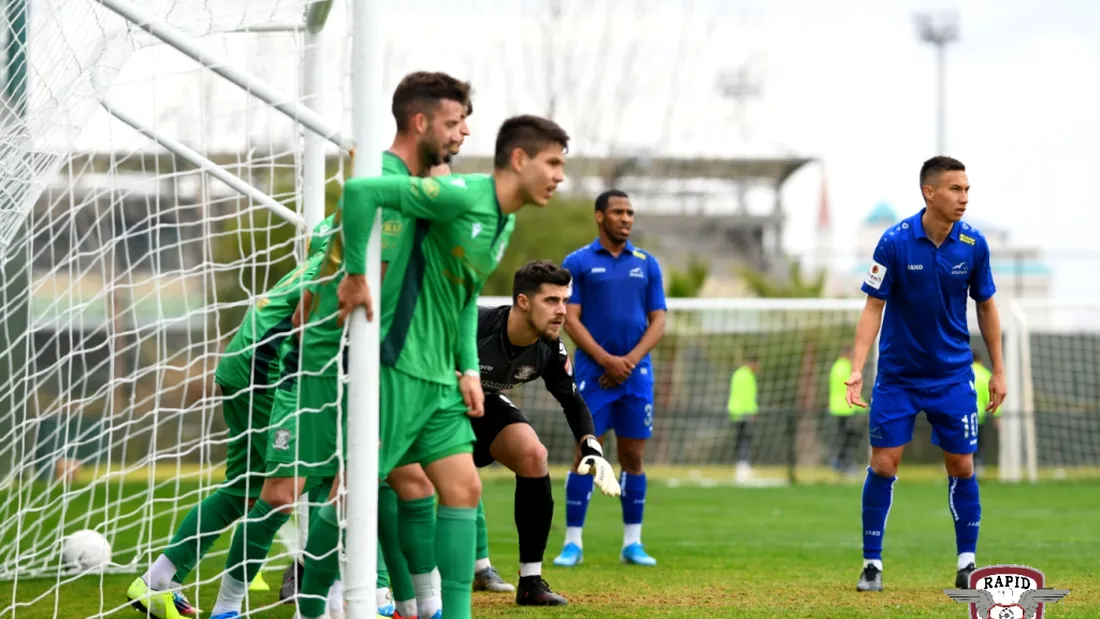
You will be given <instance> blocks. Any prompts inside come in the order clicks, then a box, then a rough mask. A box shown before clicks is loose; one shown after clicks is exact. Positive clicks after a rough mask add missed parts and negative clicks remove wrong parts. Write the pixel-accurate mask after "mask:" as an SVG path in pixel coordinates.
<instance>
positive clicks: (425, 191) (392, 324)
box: [342, 174, 515, 385]
mask: <svg viewBox="0 0 1100 619" xmlns="http://www.w3.org/2000/svg"><path fill="white" fill-rule="evenodd" d="M379 208H389V209H392V210H395V211H398V212H400V213H401V214H402V215H404V217H405V218H406V221H410V220H414V221H415V230H412V231H410V234H411V238H410V240H409V242H407V243H402V244H401V245H400V246H399V247H398V249H397V252H396V254H395V255H394V256H393V257H392V259H391V260H390V264H389V267H388V268H387V271H386V278H385V281H384V282H382V311H381V315H382V324H381V331H382V344H381V361H382V363H383V364H385V365H387V366H390V367H393V368H395V369H397V370H400V371H401V372H404V373H406V374H410V375H412V376H416V377H418V378H420V379H422V380H427V381H431V382H434V383H441V384H445V385H454V384H456V383H457V379H456V377H455V368H456V367H457V368H458V369H459V370H461V371H469V370H475V371H476V370H477V369H478V356H477V297H478V294H479V293H480V292H481V288H482V287H483V286H484V285H485V280H487V279H488V278H489V275H491V274H492V272H493V271H495V270H496V268H497V265H498V264H499V263H500V259H501V257H502V256H503V255H504V250H505V249H506V248H507V247H508V240H509V238H511V236H512V230H513V228H514V227H515V216H514V215H505V214H504V213H502V212H501V210H500V205H499V204H498V203H497V196H496V183H495V182H494V180H493V177H492V176H489V175H485V174H457V175H451V176H440V177H433V178H424V179H421V178H407V179H398V178H394V177H381V178H356V179H351V180H349V181H348V182H347V184H346V185H344V199H343V204H342V209H343V218H344V221H343V234H344V237H343V238H344V252H345V253H344V268H345V270H346V271H347V272H348V273H351V274H356V275H358V274H362V273H363V272H364V271H365V268H366V249H367V239H368V237H369V236H370V232H371V227H372V225H373V223H374V219H375V214H376V213H377V212H378V209H379Z"/></svg>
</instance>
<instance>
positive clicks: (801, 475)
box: [483, 298, 1016, 486]
mask: <svg viewBox="0 0 1100 619" xmlns="http://www.w3.org/2000/svg"><path fill="white" fill-rule="evenodd" d="M490 302H494V303H500V304H504V303H508V302H509V299H507V298H498V299H492V300H488V299H486V300H483V303H485V304H488V303H490ZM863 305H864V302H863V300H861V299H836V300H826V299H669V300H668V307H669V311H668V323H667V327H666V332H665V336H664V338H663V339H662V340H661V343H660V344H659V345H658V346H657V348H656V349H655V350H654V352H653V353H652V357H653V366H654V370H653V371H654V376H655V387H654V397H655V402H654V406H653V437H652V438H651V439H650V440H649V443H648V445H647V447H646V455H645V458H646V467H647V470H649V471H650V472H651V473H653V474H654V475H656V476H659V477H661V478H663V479H664V480H666V481H668V482H670V483H681V484H701V485H728V484H736V485H744V486H760V485H777V484H787V483H815V482H830V483H831V482H838V481H844V480H860V479H862V478H863V477H864V475H865V467H866V465H867V460H868V456H869V448H868V428H867V409H862V408H856V409H854V410H853V411H851V414H850V415H846V414H843V413H845V412H847V411H844V410H843V408H842V407H838V406H836V405H837V404H839V402H836V401H833V402H831V401H830V399H831V397H832V398H836V397H838V394H839V393H841V391H840V390H841V389H842V386H841V385H840V383H841V382H842V381H843V380H846V379H847V377H848V374H847V372H848V370H847V367H845V366H843V361H841V365H839V366H838V365H837V363H838V361H840V360H842V358H843V357H844V355H845V354H846V351H847V350H848V349H849V347H850V346H851V345H852V343H853V341H854V338H855V327H856V324H857V322H858V320H859V316H860V312H861V311H862V309H863ZM970 324H971V329H972V333H971V341H972V346H973V348H974V350H975V351H976V353H977V354H978V355H979V356H984V351H985V345H984V344H983V343H982V339H981V335H980V333H978V332H977V326H976V324H977V323H976V319H975V318H974V317H973V308H971V318H970ZM876 349H877V346H873V347H872V351H871V353H870V355H869V358H868V361H867V366H866V367H865V368H864V388H863V399H864V401H867V402H869V401H870V398H871V388H872V385H873V384H874V380H875V375H876V363H877V350H876ZM1010 365H1011V364H1010ZM743 368H744V369H743ZM834 370H835V371H836V373H834ZM738 372H740V374H741V376H742V380H738V378H737V377H736V374H737V373H738ZM746 375H748V376H751V379H749V380H745V379H744V377H745V376H746ZM753 387H755V394H753V393H752V391H751V390H752V388H753ZM517 391H518V393H516V394H514V397H512V400H513V401H514V402H516V404H517V405H519V406H520V407H521V408H522V409H523V410H524V411H525V412H526V413H527V414H528V416H529V417H531V419H532V422H533V424H534V426H535V428H536V429H537V431H538V433H539V436H540V437H541V438H542V439H543V441H544V442H545V443H546V444H547V447H548V450H549V452H550V456H551V459H552V460H553V461H555V462H556V463H558V464H559V465H563V464H568V463H570V462H571V461H572V458H573V444H572V443H573V439H572V436H571V435H570V434H569V431H568V428H567V426H566V424H565V423H564V421H563V419H562V418H561V412H560V407H559V406H558V405H557V403H556V402H555V401H554V400H553V399H552V398H551V397H550V396H549V394H548V393H547V392H546V390H545V389H544V388H543V387H542V386H541V384H538V383H533V384H528V385H525V386H523V387H521V388H519V389H518V390H517ZM753 396H755V397H753ZM976 405H977V402H975V406H976ZM753 407H755V409H756V412H755V414H749V411H750V409H751V408H753ZM1003 415H1005V416H1009V417H1013V416H1014V415H1016V413H1013V412H1009V411H1007V410H1006V412H1004V413H1003ZM983 421H985V422H986V423H984V424H983V426H982V433H980V434H979V437H980V441H981V454H980V457H979V458H980V461H981V462H982V463H983V465H984V467H986V468H989V469H991V470H992V469H994V468H995V467H997V466H998V463H999V460H1000V450H1001V446H1000V443H999V441H998V436H999V431H998V429H997V427H996V424H994V423H993V422H992V421H993V420H992V418H990V419H989V420H983ZM983 434H984V435H985V436H983ZM930 438H931V426H930V425H929V424H928V422H927V420H926V419H925V418H924V416H923V415H921V416H918V418H917V423H916V427H915V429H914V438H913V442H912V443H911V444H910V445H909V447H907V449H906V454H905V462H906V470H907V476H908V477H910V478H912V477H914V476H916V475H923V476H927V477H929V478H937V479H938V478H941V477H942V476H943V464H942V462H943V460H942V455H941V453H942V452H940V451H939V449H938V448H936V447H935V446H933V445H931V443H930ZM612 444H613V441H612ZM605 451H606V452H607V453H608V454H609V458H611V459H612V460H614V457H615V456H614V453H615V452H614V447H613V446H612V447H611V448H610V451H608V450H605ZM918 471H919V473H918Z"/></svg>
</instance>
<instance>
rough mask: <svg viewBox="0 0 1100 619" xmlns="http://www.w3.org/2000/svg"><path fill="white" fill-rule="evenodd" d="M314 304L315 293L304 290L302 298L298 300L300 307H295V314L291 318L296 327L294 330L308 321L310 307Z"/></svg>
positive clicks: (291, 322)
mask: <svg viewBox="0 0 1100 619" xmlns="http://www.w3.org/2000/svg"><path fill="white" fill-rule="evenodd" d="M312 305H313V293H312V292H310V291H308V290H303V291H302V298H301V300H299V301H298V307H296V308H294V315H293V316H292V317H291V319H290V324H291V325H292V326H293V327H294V330H295V331H297V330H298V329H301V328H302V325H304V324H305V323H306V316H309V308H310V306H312Z"/></svg>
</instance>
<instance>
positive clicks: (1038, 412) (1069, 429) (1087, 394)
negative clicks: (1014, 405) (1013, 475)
mask: <svg viewBox="0 0 1100 619" xmlns="http://www.w3.org/2000/svg"><path fill="white" fill-rule="evenodd" d="M1008 319H1009V321H1011V322H1015V323H1017V324H1019V325H1020V327H1021V329H1020V333H1021V340H1020V343H1019V349H1020V358H1021V364H1020V365H1021V368H1020V369H1021V373H1020V376H1019V380H1020V386H1021V391H1022V393H1021V408H1022V428H1021V438H1022V440H1021V441H1020V446H1019V450H1020V453H1021V454H1023V456H1024V458H1025V460H1024V466H1025V467H1026V471H1027V476H1028V478H1029V479H1031V480H1032V481H1034V480H1036V479H1063V478H1067V479H1085V478H1091V479H1095V478H1097V477H1098V476H1100V449H1098V448H1097V445H1100V381H1098V380H1097V372H1096V368H1097V367H1098V364H1100V303H1096V302H1085V303H1058V304H1055V303H1052V302H1050V301H1049V300H1035V301H1019V302H1015V303H1012V304H1011V305H1010V306H1009V318H1008Z"/></svg>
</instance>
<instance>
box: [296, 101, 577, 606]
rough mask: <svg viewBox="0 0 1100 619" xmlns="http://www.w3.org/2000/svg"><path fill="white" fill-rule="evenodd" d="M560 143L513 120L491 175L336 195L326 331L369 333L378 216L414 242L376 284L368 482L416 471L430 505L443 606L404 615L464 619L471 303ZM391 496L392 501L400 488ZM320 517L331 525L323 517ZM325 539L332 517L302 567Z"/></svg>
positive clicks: (540, 121)
mask: <svg viewBox="0 0 1100 619" xmlns="http://www.w3.org/2000/svg"><path fill="white" fill-rule="evenodd" d="M568 141H569V136H568V135H567V134H566V133H565V131H563V130H562V129H561V127H559V126H558V125H557V124H556V123H554V122H553V121H550V120H547V119H544V118H539V117H535V116H519V117H515V118H511V119H509V120H507V121H505V122H504V124H503V125H502V126H501V128H500V131H499V132H498V134H497V140H496V150H495V157H494V171H493V174H492V175H454V176H445V177H440V178H427V179H418V178H410V179H397V178H393V177H379V178H355V179H351V180H349V181H348V182H347V184H346V185H345V186H344V197H343V203H342V209H341V211H340V213H339V214H338V216H342V217H343V224H342V226H343V228H342V230H343V235H342V240H341V237H337V239H336V240H335V241H334V242H333V245H332V246H331V247H330V250H329V253H330V257H335V256H337V255H340V256H342V257H343V269H344V271H345V272H346V273H347V276H346V277H344V279H343V281H342V282H341V283H340V286H339V288H338V298H339V314H340V319H341V321H340V322H342V321H343V319H344V318H345V317H346V316H347V314H348V313H349V312H350V311H351V310H352V309H353V308H354V307H357V306H364V307H366V310H367V315H368V319H373V308H372V306H371V298H370V290H369V289H368V288H367V285H366V280H365V276H364V275H363V273H364V271H365V267H366V264H365V263H366V241H367V238H368V237H369V235H370V229H371V227H372V225H373V222H374V217H375V215H376V214H377V212H378V209H379V208H389V209H393V210H396V211H399V212H401V213H403V214H404V215H405V216H406V217H411V218H415V219H416V220H418V223H417V231H418V234H417V236H416V238H415V239H414V242H413V243H409V244H403V245H402V246H401V247H400V249H399V252H398V255H397V256H396V257H394V259H392V260H391V261H390V263H389V266H388V267H387V273H386V277H385V279H384V280H383V283H382V289H383V303H382V311H381V315H382V325H381V332H382V342H381V361H382V367H381V370H380V374H379V388H380V391H381V402H380V404H381V408H380V414H379V432H380V437H381V448H380V454H379V473H380V476H381V477H383V478H384V477H386V476H387V475H388V474H389V473H390V471H392V470H394V469H395V468H397V467H398V466H402V465H408V464H413V463H418V464H421V465H422V466H423V467H424V470H425V472H426V473H427V474H428V477H429V478H430V479H431V481H432V484H433V485H434V487H435V489H436V490H437V491H438V493H439V503H440V507H439V510H438V522H437V530H436V534H435V536H434V539H435V551H436V560H437V562H438V565H439V572H440V578H441V585H442V594H443V595H442V598H443V599H442V602H443V603H442V608H439V609H425V608H418V611H419V615H418V616H419V617H420V619H439V618H440V617H442V616H443V608H445V609H446V616H447V618H448V619H467V618H469V617H470V598H471V585H472V583H473V571H474V554H475V545H476V540H475V538H476V525H475V518H476V512H477V504H478V501H479V500H480V498H481V481H480V479H479V477H478V473H477V468H476V467H475V466H474V461H473V443H474V434H473V429H472V428H471V426H470V421H469V417H477V416H480V415H481V414H483V412H484V411H483V406H484V395H483V394H482V392H481V383H480V377H479V364H478V354H477V297H478V293H479V292H480V290H481V287H482V286H483V285H484V283H485V280H486V279H487V278H488V277H489V275H490V274H491V273H492V272H493V270H495V269H496V266H497V264H498V263H499V262H500V258H501V257H502V256H503V254H504V251H505V249H506V248H507V244H508V239H509V238H510V236H511V233H512V229H513V227H514V225H515V216H514V213H515V212H516V211H518V210H519V209H520V208H522V207H523V206H524V205H526V204H537V205H540V206H542V205H545V204H546V203H547V202H549V200H550V198H551V197H552V196H553V193H554V190H555V189H556V188H557V186H558V184H559V183H560V182H561V181H562V180H563V179H564V174H563V172H564V165H565V149H566V147H567V146H568ZM420 222H423V223H420ZM340 252H342V253H340ZM331 262H332V260H331V258H330V263H331ZM328 306H335V303H334V301H333V300H325V299H322V302H321V307H322V308H326V309H327V307H328ZM320 314H321V315H324V309H322V310H321V311H320ZM456 365H457V368H458V372H457V374H459V375H460V378H459V377H456V371H455V370H456ZM391 483H393V484H394V485H395V488H394V489H395V490H396V491H397V493H398V494H399V495H401V494H402V493H403V489H402V488H401V487H400V483H399V482H397V480H391ZM326 509H331V510H332V511H333V512H335V507H334V506H331V505H328V506H326ZM325 529H328V530H325ZM338 536H339V529H338V526H337V524H336V519H335V517H332V518H318V519H317V520H316V521H315V522H312V523H311V527H310V534H309V542H310V543H309V545H308V546H307V549H306V552H307V557H308V556H326V555H327V556H329V557H332V556H333V555H335V553H333V552H331V550H332V549H333V548H335V545H336V542H337V540H338ZM322 540H325V541H327V542H328V543H329V545H328V546H325V545H324V544H323V543H322ZM330 562H331V564H335V563H336V561H335V558H332V559H331V560H330ZM322 563H324V561H318V562H315V563H312V564H311V563H310V562H307V564H306V573H305V578H304V581H303V593H304V592H305V589H306V587H307V585H308V586H309V587H310V589H311V593H313V594H314V595H317V598H318V599H319V600H323V599H324V598H323V596H324V593H322V589H320V588H319V589H318V590H313V586H314V585H319V586H320V587H323V589H327V586H328V583H331V582H332V578H334V575H335V571H336V570H335V567H334V566H331V565H330V566H322V565H321V564H322ZM314 569H316V572H314ZM326 578H327V582H326ZM318 594H319V595H318ZM307 602H311V600H310V599H306V598H303V599H302V600H301V602H300V604H299V612H300V614H301V616H302V617H307V618H312V617H320V616H322V615H323V613H324V608H323V607H322V606H320V605H319V604H314V603H312V602H311V603H309V604H308V605H307Z"/></svg>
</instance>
